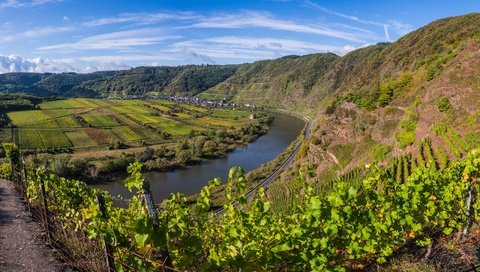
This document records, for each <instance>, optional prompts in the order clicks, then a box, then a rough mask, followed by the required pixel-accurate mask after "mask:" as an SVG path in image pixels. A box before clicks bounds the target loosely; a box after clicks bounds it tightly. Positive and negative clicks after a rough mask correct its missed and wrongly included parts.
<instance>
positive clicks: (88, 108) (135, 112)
mask: <svg viewBox="0 0 480 272" xmlns="http://www.w3.org/2000/svg"><path fill="white" fill-rule="evenodd" d="M7 116H8V118H9V119H10V122H11V125H12V126H13V128H9V129H6V128H4V129H3V130H2V132H1V133H0V137H2V138H1V139H0V140H3V141H12V140H13V141H14V142H15V143H17V144H18V145H19V147H20V148H22V149H49V148H66V147H69V148H84V147H94V146H103V145H111V144H113V143H115V142H121V143H124V144H127V145H129V146H140V145H145V144H147V145H152V144H158V143H162V142H165V141H168V138H169V137H171V138H175V137H178V136H183V135H188V134H190V133H191V131H195V130H196V131H204V130H209V129H218V128H229V127H231V126H239V125H241V124H245V123H248V122H251V121H250V120H249V118H248V116H249V113H248V112H246V111H239V110H225V109H215V110H212V109H207V108H202V107H198V106H194V105H186V104H177V103H173V102H168V101H159V100H149V101H144V100H95V99H83V98H78V99H68V100H56V101H51V102H45V103H42V104H40V105H39V109H36V110H28V111H15V112H9V113H8V114H7ZM166 135H167V136H166Z"/></svg>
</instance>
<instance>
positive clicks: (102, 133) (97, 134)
mask: <svg viewBox="0 0 480 272" xmlns="http://www.w3.org/2000/svg"><path fill="white" fill-rule="evenodd" d="M84 131H85V133H87V135H88V137H90V139H92V140H93V141H94V142H95V143H96V144H99V145H103V144H111V143H113V142H114V141H115V140H117V138H116V137H115V136H113V134H112V133H110V131H109V130H106V129H97V128H86V129H84Z"/></svg>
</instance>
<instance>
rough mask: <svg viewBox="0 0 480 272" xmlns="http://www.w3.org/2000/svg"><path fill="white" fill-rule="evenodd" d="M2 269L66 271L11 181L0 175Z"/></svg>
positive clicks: (45, 271) (0, 253) (0, 252)
mask: <svg viewBox="0 0 480 272" xmlns="http://www.w3.org/2000/svg"><path fill="white" fill-rule="evenodd" d="M0 271H2V272H10V271H12V272H13V271H29V272H30V271H32V272H33V271H35V272H37V271H38V272H56V271H63V269H62V266H61V265H60V264H59V263H58V262H57V261H56V260H55V259H54V258H53V256H52V252H51V251H50V250H49V249H48V248H47V247H46V246H45V245H44V244H43V243H42V241H41V240H40V231H39V226H38V225H37V224H36V223H35V222H33V221H32V220H31V218H30V214H29V213H28V211H27V210H26V207H25V205H24V204H23V203H22V202H21V200H20V198H19V197H18V196H17V194H16V192H15V190H14V189H13V186H12V184H11V183H10V182H9V181H6V180H3V179H0Z"/></svg>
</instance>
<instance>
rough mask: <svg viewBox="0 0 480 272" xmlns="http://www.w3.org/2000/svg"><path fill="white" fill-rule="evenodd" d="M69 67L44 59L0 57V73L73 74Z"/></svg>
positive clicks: (65, 64) (12, 56) (62, 63)
mask: <svg viewBox="0 0 480 272" xmlns="http://www.w3.org/2000/svg"><path fill="white" fill-rule="evenodd" d="M75 71H76V69H75V68H74V67H72V66H71V65H69V64H67V63H64V62H59V61H53V60H49V59H45V58H33V59H26V58H22V57H20V56H16V55H9V56H6V55H0V73H12V72H35V73H45V72H50V73H60V72H75Z"/></svg>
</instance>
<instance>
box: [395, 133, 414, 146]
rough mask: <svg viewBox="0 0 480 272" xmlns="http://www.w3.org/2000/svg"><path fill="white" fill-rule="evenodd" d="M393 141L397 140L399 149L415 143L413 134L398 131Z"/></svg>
mask: <svg viewBox="0 0 480 272" xmlns="http://www.w3.org/2000/svg"><path fill="white" fill-rule="evenodd" d="M395 139H397V141H398V144H399V145H400V148H404V147H407V146H409V145H412V144H413V143H414V142H415V133H414V132H412V131H400V132H398V133H397V134H395Z"/></svg>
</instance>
